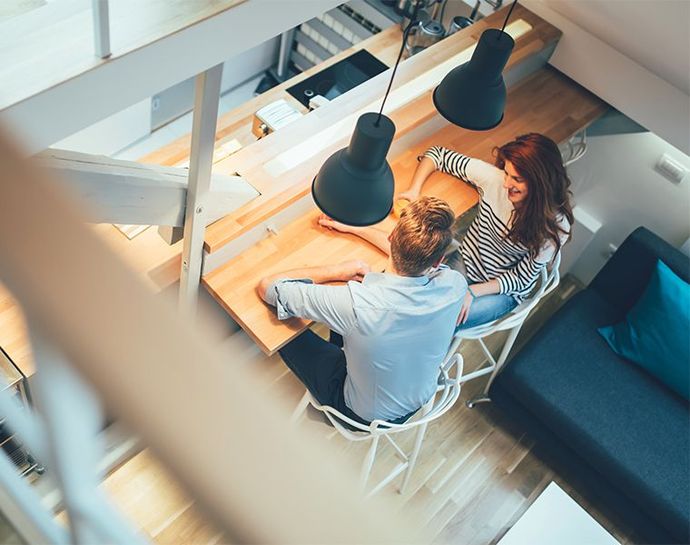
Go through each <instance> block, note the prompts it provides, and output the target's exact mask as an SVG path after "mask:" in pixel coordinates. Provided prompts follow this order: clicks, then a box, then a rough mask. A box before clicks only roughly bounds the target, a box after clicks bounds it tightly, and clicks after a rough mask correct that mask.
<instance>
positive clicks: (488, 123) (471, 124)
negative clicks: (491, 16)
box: [433, 0, 517, 131]
mask: <svg viewBox="0 0 690 545" xmlns="http://www.w3.org/2000/svg"><path fill="white" fill-rule="evenodd" d="M516 3H517V0H514V1H513V4H512V5H511V6H510V10H508V15H507V16H506V18H505V21H504V22H503V27H502V28H501V30H498V29H495V28H491V29H488V30H485V31H484V32H483V33H482V35H481V36H480V38H479V42H477V47H476V48H475V50H474V52H473V53H472V58H471V59H470V60H469V61H468V62H466V63H465V64H462V65H460V66H458V67H456V68H454V69H453V70H451V71H450V72H449V73H448V74H447V75H446V77H445V78H443V80H442V81H441V83H440V84H439V86H438V87H436V89H435V90H434V95H433V99H434V106H435V107H436V110H438V113H440V114H441V115H442V116H443V117H445V118H446V119H447V120H448V121H450V122H451V123H453V124H454V125H458V126H459V127H462V128H464V129H470V130H473V131H485V130H488V129H493V128H494V127H495V126H496V125H498V124H499V123H500V122H501V121H502V120H503V111H504V109H505V105H506V85H505V82H504V81H503V68H505V65H506V63H507V62H508V58H509V57H510V54H511V52H512V51H513V47H514V46H515V41H514V40H513V38H512V37H511V36H510V35H509V34H507V33H505V32H503V29H505V27H506V24H507V23H508V19H509V18H510V14H511V13H512V12H513V8H514V7H515V4H516Z"/></svg>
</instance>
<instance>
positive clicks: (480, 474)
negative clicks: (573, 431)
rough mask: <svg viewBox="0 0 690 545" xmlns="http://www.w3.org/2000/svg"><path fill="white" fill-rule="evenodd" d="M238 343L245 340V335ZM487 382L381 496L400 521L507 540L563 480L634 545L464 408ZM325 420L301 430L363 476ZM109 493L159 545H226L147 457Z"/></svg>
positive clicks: (438, 537)
mask: <svg viewBox="0 0 690 545" xmlns="http://www.w3.org/2000/svg"><path fill="white" fill-rule="evenodd" d="M576 290H577V285H576V284H575V283H574V281H573V280H570V279H569V278H568V277H566V278H565V279H564V280H563V281H562V282H561V286H560V287H559V289H558V290H556V291H555V292H554V293H553V294H552V295H551V296H550V297H549V298H547V299H546V300H544V301H543V302H542V303H541V305H540V306H539V307H538V308H537V309H536V311H535V312H534V313H533V315H532V316H531V317H530V320H529V321H528V323H527V324H526V325H525V327H524V328H523V334H522V335H521V336H520V337H519V339H518V345H519V344H520V343H524V342H525V340H526V339H527V338H529V336H531V334H533V333H535V332H536V331H537V330H538V329H539V327H540V326H541V325H542V324H543V323H544V322H545V321H546V320H548V318H549V316H550V315H551V314H552V313H553V312H554V311H555V310H556V309H557V308H558V307H559V306H560V305H561V304H562V303H563V302H564V300H565V299H566V298H567V297H569V296H570V295H572V293H573V292H574V291H576ZM321 332H323V331H321ZM239 335H241V336H243V337H245V338H246V336H244V334H243V333H240V334H239ZM504 337H505V336H504V335H503V334H500V333H499V334H496V335H494V336H493V337H492V338H490V343H489V344H490V346H491V347H498V346H500V345H501V344H502V342H503V339H504ZM461 352H462V354H463V356H464V358H465V372H468V371H471V370H473V369H476V368H478V367H480V366H481V365H483V364H484V361H485V358H484V357H483V354H482V352H481V349H480V348H479V345H478V344H477V343H476V342H473V341H471V342H467V343H465V344H463V346H461ZM234 355H235V358H234V360H233V364H236V365H243V364H246V365H252V366H255V367H256V369H257V371H258V372H260V373H261V374H262V375H263V376H264V378H265V384H266V389H267V393H269V394H271V395H280V396H284V397H286V398H288V399H289V400H290V401H292V402H294V403H295V404H296V403H297V401H298V399H299V398H300V397H301V395H302V393H303V391H304V390H303V387H302V386H301V385H300V383H299V382H298V381H297V380H296V379H295V377H294V376H293V375H292V373H291V372H290V371H289V370H288V369H287V368H286V367H285V365H284V364H283V362H282V360H281V359H280V357H279V356H277V355H276V356H273V357H271V358H267V357H266V356H264V355H263V354H262V353H260V351H259V350H258V348H257V347H256V346H255V345H254V344H253V343H252V342H251V340H249V339H248V338H246V342H244V344H243V345H242V346H240V347H239V348H238V346H237V343H236V342H235V344H234ZM484 380H485V379H483V378H480V379H477V380H475V381H472V382H470V383H468V384H466V385H465V386H464V388H463V392H462V396H461V402H459V403H458V404H456V406H455V407H454V408H453V409H452V410H451V412H449V413H448V414H446V415H445V416H444V417H443V418H441V419H439V420H438V421H437V422H435V423H434V424H432V425H430V427H429V429H428V432H427V435H426V439H425V443H424V447H423V450H422V453H421V456H420V460H419V463H418V465H417V468H416V470H415V473H414V474H413V476H412V480H411V482H410V487H409V490H408V491H407V492H406V494H405V495H404V496H403V495H400V494H398V492H397V486H398V485H399V482H395V483H393V484H392V485H390V486H389V487H388V488H387V489H385V490H384V491H383V492H381V494H382V495H383V496H385V497H386V498H388V500H389V501H390V502H391V503H392V504H393V506H394V507H395V509H396V510H397V511H398V512H399V513H400V515H401V516H404V517H405V518H406V519H407V520H408V521H413V523H414V524H416V525H418V526H419V527H426V528H427V530H428V532H429V534H430V535H431V536H432V538H433V540H434V542H435V543H457V544H460V543H461V544H463V545H474V544H476V545H487V544H490V543H495V542H496V541H498V540H499V539H500V538H501V537H502V536H503V534H504V533H505V532H506V531H507V530H508V529H509V528H510V527H511V526H512V525H513V524H514V523H515V521H516V520H517V519H518V518H519V517H520V516H521V515H522V513H524V511H525V510H526V509H527V507H529V505H530V504H531V503H532V502H533V501H534V499H535V498H536V497H537V496H538V495H539V494H540V493H541V492H542V491H543V490H544V488H545V487H546V486H547V485H548V484H549V482H551V481H556V482H557V483H559V485H560V486H561V487H562V488H563V489H564V490H566V491H567V492H568V493H570V495H571V496H572V497H573V498H575V499H576V500H577V501H578V503H580V504H581V505H583V506H585V507H586V509H587V510H588V511H589V512H590V514H592V515H593V516H594V517H595V518H596V519H597V520H598V521H599V522H600V523H601V524H602V525H603V526H604V527H605V528H606V529H607V530H609V532H611V533H612V534H613V535H614V537H616V539H618V540H619V541H620V542H621V543H624V544H626V543H631V542H633V540H635V539H634V536H633V534H632V533H630V530H629V529H627V528H625V527H624V526H622V525H620V523H619V522H617V521H614V520H611V519H608V518H607V517H606V516H604V515H602V514H601V513H599V512H598V511H596V510H594V509H593V508H592V507H591V506H589V505H588V504H587V502H585V501H584V500H583V499H582V498H581V497H580V496H579V495H578V494H577V493H576V492H575V491H574V490H573V489H572V487H571V486H570V485H569V484H568V483H567V482H565V481H564V480H563V479H562V478H560V477H559V475H557V474H556V473H555V472H554V471H553V470H552V469H551V468H550V467H549V466H548V465H547V464H546V463H545V462H544V461H543V460H542V459H541V458H540V457H539V456H538V454H536V453H535V448H534V447H535V445H534V444H533V442H532V441H531V440H530V439H529V438H527V437H526V436H525V435H524V434H523V433H522V432H521V431H520V429H518V428H517V427H516V425H515V424H513V423H511V422H510V421H509V420H508V418H507V417H506V416H505V415H502V414H500V413H499V411H498V410H496V409H495V407H493V406H492V405H491V404H483V405H479V406H478V407H476V408H475V409H471V410H470V409H468V408H467V407H466V406H465V403H464V401H465V400H467V399H469V398H472V397H473V396H475V395H477V394H478V393H479V392H480V391H481V389H482V388H483V386H484ZM320 416H321V415H320V414H319V413H309V414H308V415H307V417H306V418H305V419H304V420H303V421H302V423H301V424H300V425H304V426H313V427H318V429H319V430H321V432H322V434H323V436H324V438H329V440H331V441H334V442H336V443H337V445H338V446H339V447H340V448H342V450H343V451H345V452H346V453H347V454H348V458H349V459H350V460H351V463H352V467H354V468H358V467H359V464H360V463H361V460H362V458H363V456H364V450H365V449H366V445H362V444H353V443H350V442H348V441H346V440H344V439H343V438H342V437H340V436H339V435H338V434H336V433H334V432H333V431H332V428H329V427H327V426H326V425H325V424H324V423H323V421H322V419H321V418H320ZM180 432H181V433H183V430H180ZM411 440H412V437H406V438H404V439H403V440H402V441H401V442H402V443H403V444H404V446H405V447H409V446H410V445H409V443H410V441H411ZM384 443H385V442H384ZM386 447H389V445H383V447H382V448H381V450H380V453H379V455H378V457H377V460H376V464H375V466H374V472H373V477H372V478H374V479H375V478H376V477H377V475H381V474H382V473H385V472H386V471H387V469H389V468H391V467H392V464H394V463H396V461H395V458H394V454H393V452H392V448H390V447H389V448H386ZM203 454H204V453H203V447H202V446H200V448H199V463H204V462H203V460H204V458H203ZM219 471H220V468H219ZM104 488H105V489H106V490H107V492H108V493H109V494H110V495H111V497H112V498H113V501H114V503H116V504H117V506H118V507H119V508H120V509H121V510H122V511H123V512H124V513H125V514H126V515H127V516H128V517H129V518H130V519H131V520H132V521H133V522H134V523H135V524H136V525H137V526H138V527H139V528H140V529H141V530H142V531H143V532H144V533H145V534H146V535H147V536H148V537H149V538H150V539H152V540H153V541H154V542H156V543H160V544H170V545H173V544H189V543H195V544H213V543H224V542H226V541H227V540H226V539H224V537H223V534H222V533H221V532H219V531H218V530H217V529H216V528H214V526H213V525H212V524H211V523H209V522H208V521H207V520H206V519H205V518H204V517H203V515H202V514H201V513H200V512H199V511H198V510H197V509H196V508H195V506H194V503H193V501H191V500H190V499H189V498H188V497H187V496H186V495H185V494H184V493H183V492H182V491H181V489H180V488H179V486H178V485H177V484H176V483H175V481H174V479H173V478H172V477H171V476H170V475H169V474H168V473H167V472H166V471H165V470H164V469H163V468H162V467H161V466H160V465H159V464H158V463H157V462H156V460H155V459H154V458H153V456H152V455H151V454H150V453H149V452H148V451H146V450H145V451H143V452H141V453H140V454H138V455H137V456H135V457H134V458H133V459H131V460H130V461H129V462H127V463H126V464H125V465H124V466H122V467H121V468H120V469H118V470H117V471H115V472H114V473H113V474H112V475H110V476H109V477H108V479H107V480H106V481H105V483H104ZM635 541H639V540H635Z"/></svg>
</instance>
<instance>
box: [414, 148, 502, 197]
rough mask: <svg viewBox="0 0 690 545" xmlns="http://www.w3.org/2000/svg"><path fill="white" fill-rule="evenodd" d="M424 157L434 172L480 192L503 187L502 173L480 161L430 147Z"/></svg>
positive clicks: (492, 190) (444, 149)
mask: <svg viewBox="0 0 690 545" xmlns="http://www.w3.org/2000/svg"><path fill="white" fill-rule="evenodd" d="M424 157H425V158H428V159H430V160H431V161H432V162H433V163H434V167H435V169H436V170H440V171H441V172H445V173H446V174H450V175H451V176H455V177H456V178H459V179H460V180H462V181H463V182H466V183H468V184H470V185H472V186H474V187H475V188H477V189H481V190H482V191H487V190H489V192H490V193H492V192H494V191H495V190H496V189H500V188H501V186H502V185H503V171H502V170H500V169H498V168H496V167H495V166H493V165H490V164H489V163H487V162H485V161H482V160H481V159H475V158H474V157H468V156H467V155H463V154H462V153H458V152H457V151H453V150H451V149H448V148H444V147H441V146H432V147H430V148H429V149H428V150H426V152H425V153H424Z"/></svg>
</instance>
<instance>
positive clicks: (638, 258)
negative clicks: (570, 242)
mask: <svg viewBox="0 0 690 545" xmlns="http://www.w3.org/2000/svg"><path fill="white" fill-rule="evenodd" d="M659 259H660V260H661V261H663V262H664V263H665V264H666V265H668V267H669V268H670V269H671V270H672V271H673V272H675V273H676V274H677V275H678V276H679V277H680V278H682V279H683V280H685V281H686V282H690V258H688V256H686V255H685V254H683V253H682V252H681V251H680V250H678V249H677V248H674V247H673V246H671V245H670V244H669V243H668V242H666V241H665V240H663V239H662V238H660V237H658V236H657V235H655V234H654V233H652V232H651V231H650V230H649V229H646V228H645V227H638V228H637V229H635V231H633V232H632V233H631V234H630V235H628V238H626V239H625V240H624V241H623V244H621V245H620V247H619V248H618V250H616V253H615V254H613V256H611V259H609V260H608V262H607V263H606V265H604V268H603V269H601V271H599V274H597V275H596V277H595V278H594V280H592V282H591V283H590V284H589V287H590V288H591V289H594V290H595V291H596V292H597V293H599V295H600V296H601V297H602V298H604V299H605V300H606V301H608V302H609V303H610V304H612V305H613V306H614V307H616V308H617V309H619V310H620V311H621V312H622V313H623V314H625V313H627V312H628V310H630V308H632V306H633V305H634V304H635V302H636V301H637V300H638V299H639V297H640V295H642V292H643V291H644V289H645V287H646V286H647V283H648V282H649V278H650V277H651V275H652V272H653V270H654V267H655V265H656V262H657V260H659Z"/></svg>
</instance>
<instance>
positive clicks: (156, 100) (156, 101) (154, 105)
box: [151, 97, 161, 112]
mask: <svg viewBox="0 0 690 545" xmlns="http://www.w3.org/2000/svg"><path fill="white" fill-rule="evenodd" d="M160 107H161V99H160V97H153V98H151V111H152V112H155V111H156V110H157V109H158V108H160Z"/></svg>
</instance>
